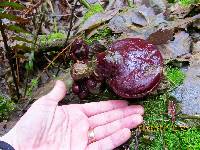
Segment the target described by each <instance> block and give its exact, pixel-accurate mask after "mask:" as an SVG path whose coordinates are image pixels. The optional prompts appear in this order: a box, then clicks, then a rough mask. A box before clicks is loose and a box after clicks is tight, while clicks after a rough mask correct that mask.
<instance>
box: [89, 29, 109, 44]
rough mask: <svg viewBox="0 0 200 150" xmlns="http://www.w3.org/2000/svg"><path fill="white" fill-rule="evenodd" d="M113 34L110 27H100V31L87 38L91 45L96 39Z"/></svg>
mask: <svg viewBox="0 0 200 150" xmlns="http://www.w3.org/2000/svg"><path fill="white" fill-rule="evenodd" d="M111 36H112V30H111V29H110V28H108V27H105V28H103V29H98V32H97V33H96V34H94V35H93V36H91V37H90V38H85V41H86V43H87V44H89V45H91V44H92V43H93V42H94V41H98V40H101V39H104V38H109V37H111Z"/></svg>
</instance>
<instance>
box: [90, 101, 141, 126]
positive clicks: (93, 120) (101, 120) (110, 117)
mask: <svg viewBox="0 0 200 150" xmlns="http://www.w3.org/2000/svg"><path fill="white" fill-rule="evenodd" d="M133 114H140V115H143V114H144V108H143V107H142V106H140V105H132V106H127V107H123V108H118V109H115V110H112V111H108V112H104V113H101V114H97V115H94V116H92V117H90V118H89V123H90V127H91V128H94V127H97V126H101V125H104V124H107V123H110V122H112V121H115V120H119V119H122V118H125V117H127V116H130V115H133Z"/></svg>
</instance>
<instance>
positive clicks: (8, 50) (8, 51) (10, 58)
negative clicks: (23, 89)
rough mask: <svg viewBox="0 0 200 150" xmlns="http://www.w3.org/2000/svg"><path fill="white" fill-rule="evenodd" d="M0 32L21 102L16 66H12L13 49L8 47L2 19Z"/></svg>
mask: <svg viewBox="0 0 200 150" xmlns="http://www.w3.org/2000/svg"><path fill="white" fill-rule="evenodd" d="M0 31H1V35H2V37H3V42H4V47H5V53H6V58H7V59H8V61H9V65H10V68H11V72H12V77H13V81H14V84H15V88H16V94H17V99H18V100H19V98H20V93H19V87H18V84H17V78H16V76H15V68H14V66H13V64H12V56H11V55H12V49H11V48H10V47H9V46H8V43H7V36H6V34H5V32H4V28H3V24H2V20H1V19H0Z"/></svg>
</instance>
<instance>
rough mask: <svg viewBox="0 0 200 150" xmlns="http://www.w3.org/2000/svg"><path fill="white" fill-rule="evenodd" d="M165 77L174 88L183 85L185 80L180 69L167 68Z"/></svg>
mask: <svg viewBox="0 0 200 150" xmlns="http://www.w3.org/2000/svg"><path fill="white" fill-rule="evenodd" d="M165 76H166V78H167V80H169V82H170V84H171V86H172V87H173V88H175V87H177V86H179V85H181V84H182V83H183V80H184V79H185V74H184V73H183V72H182V71H181V70H180V69H179V68H173V67H167V68H166V70H165Z"/></svg>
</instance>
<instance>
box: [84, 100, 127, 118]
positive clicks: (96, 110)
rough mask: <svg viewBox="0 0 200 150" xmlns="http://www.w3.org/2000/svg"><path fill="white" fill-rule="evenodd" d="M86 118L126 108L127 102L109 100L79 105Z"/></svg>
mask: <svg viewBox="0 0 200 150" xmlns="http://www.w3.org/2000/svg"><path fill="white" fill-rule="evenodd" d="M81 106H82V109H83V111H84V113H85V114H86V115H87V116H93V115H96V114H100V113H103V112H107V111H110V110H114V109H117V108H121V107H125V106H128V102H127V101H124V100H109V101H101V102H92V103H86V104H83V105H81Z"/></svg>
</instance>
